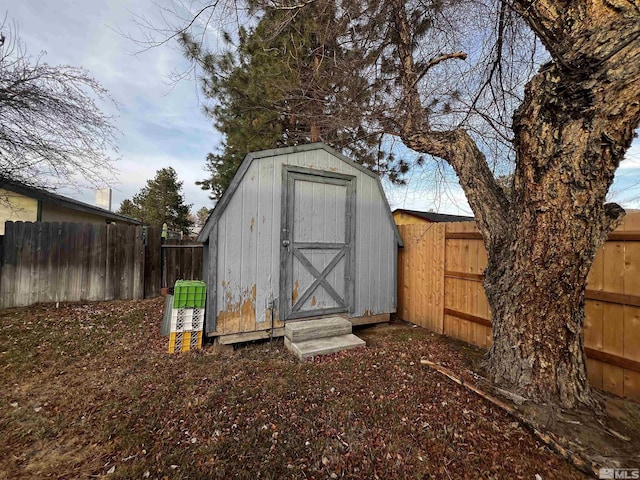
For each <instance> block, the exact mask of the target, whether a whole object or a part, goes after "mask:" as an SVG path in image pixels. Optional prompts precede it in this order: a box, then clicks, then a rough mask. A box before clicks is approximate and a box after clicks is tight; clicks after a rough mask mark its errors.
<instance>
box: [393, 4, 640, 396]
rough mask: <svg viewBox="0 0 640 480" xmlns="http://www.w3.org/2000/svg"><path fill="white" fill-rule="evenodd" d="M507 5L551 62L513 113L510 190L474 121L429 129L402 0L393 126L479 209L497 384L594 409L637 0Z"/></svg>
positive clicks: (397, 8)
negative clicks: (592, 323)
mask: <svg viewBox="0 0 640 480" xmlns="http://www.w3.org/2000/svg"><path fill="white" fill-rule="evenodd" d="M503 5H504V6H505V8H512V9H513V10H515V11H516V12H517V13H518V14H519V15H520V17H521V18H522V19H523V20H524V21H525V22H526V23H527V24H528V25H529V26H530V28H531V29H532V30H533V32H535V34H536V36H537V38H538V39H539V40H540V41H541V42H542V43H543V44H544V46H545V47H546V49H547V51H548V52H549V54H550V56H551V61H550V62H549V63H547V64H545V65H544V66H542V68H541V69H540V70H539V71H538V72H537V73H536V74H535V75H534V76H533V77H532V78H531V79H530V80H529V82H528V83H527V85H526V88H525V94H524V99H523V101H522V103H521V104H520V106H519V107H518V109H517V110H516V112H515V114H514V116H513V128H512V130H513V135H514V137H513V146H514V150H515V164H516V166H515V173H514V177H513V179H514V181H513V185H512V188H511V189H510V194H509V195H507V194H506V193H505V191H504V190H503V189H502V188H501V187H500V185H499V184H498V183H497V182H496V179H495V177H494V175H493V174H492V172H491V170H490V168H489V165H488V164H487V161H486V158H485V155H484V154H483V152H482V151H481V150H480V149H479V148H478V146H477V143H476V141H475V140H474V138H473V137H472V135H470V134H469V132H468V131H467V130H466V129H464V128H455V129H448V130H447V129H438V128H434V126H433V125H432V124H431V123H430V112H429V109H428V108H426V107H425V105H424V104H423V103H422V101H421V95H420V91H419V84H420V81H419V80H420V75H421V74H422V73H421V72H420V71H419V69H418V65H417V63H416V62H415V58H414V54H415V51H416V50H415V45H414V43H413V38H414V31H413V30H412V22H411V21H410V18H409V15H408V12H407V6H406V4H405V3H404V2H402V1H401V0H394V1H393V7H392V8H393V13H392V14H391V15H392V16H393V21H394V22H395V28H396V30H397V32H398V37H397V42H396V45H397V48H396V53H397V56H398V59H399V60H400V64H401V65H402V67H401V68H400V69H399V71H398V73H399V75H400V77H401V82H402V91H403V95H404V102H403V107H404V108H403V111H402V120H401V122H400V123H399V128H398V131H397V134H398V135H399V136H400V137H401V138H402V140H403V142H404V143H405V144H406V145H407V146H408V147H410V148H412V149H414V150H416V151H419V152H424V153H429V154H432V155H435V156H438V157H440V158H443V159H445V160H446V161H447V162H448V163H449V164H450V165H451V166H452V167H453V169H454V170H455V171H456V173H457V175H458V177H459V179H460V184H461V186H462V188H463V189H464V191H465V194H466V196H467V199H468V201H469V204H470V205H471V208H472V209H473V211H474V214H475V216H476V220H477V224H478V227H479V229H480V232H481V233H482V236H483V238H484V243H485V246H486V247H487V251H488V255H489V261H488V267H487V270H486V272H485V284H484V286H485V291H486V293H487V298H488V301H489V304H490V306H491V310H492V323H493V346H492V347H491V350H490V352H489V359H488V360H489V372H490V374H491V377H492V379H493V380H494V381H495V382H497V383H502V384H507V385H509V386H511V387H515V388H516V389H518V390H519V391H521V392H523V393H524V394H526V395H527V396H529V397H530V398H533V399H536V400H538V401H542V400H552V401H557V402H559V403H560V404H562V405H564V406H569V407H572V406H576V405H577V404H578V403H582V404H587V405H591V404H592V402H593V401H592V398H591V396H590V391H589V385H588V382H587V376H586V366H585V354H584V348H583V325H584V301H585V298H584V291H585V287H586V279H587V274H588V272H589V269H590V267H591V264H592V262H593V258H594V256H595V253H596V251H597V249H598V248H599V247H600V246H601V245H602V243H603V242H604V240H605V239H606V238H607V235H608V234H609V233H610V232H611V231H612V230H613V229H614V228H615V227H616V226H617V225H618V224H619V222H620V220H621V219H622V217H623V215H624V211H623V210H622V208H620V207H619V206H618V205H615V204H606V203H605V197H606V194H607V191H608V190H609V187H610V186H611V183H612V182H613V177H614V173H615V170H616V168H617V167H618V165H619V163H620V161H621V160H622V159H623V156H624V153H625V151H626V150H627V149H628V148H629V146H630V144H631V141H632V139H633V137H634V131H635V129H636V127H637V126H638V123H639V121H640V98H639V94H640V4H639V3H638V2H637V1H636V2H633V1H624V0H620V1H606V0H601V1H596V0H574V1H550V0H549V1H545V0H535V1H531V0H521V1H514V2H509V3H508V4H507V3H506V2H505V3H504V4H503ZM445 57H446V56H445ZM445 57H442V58H443V59H444V58H445Z"/></svg>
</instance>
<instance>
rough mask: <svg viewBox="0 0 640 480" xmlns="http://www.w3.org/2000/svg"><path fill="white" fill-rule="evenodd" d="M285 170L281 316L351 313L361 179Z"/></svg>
mask: <svg viewBox="0 0 640 480" xmlns="http://www.w3.org/2000/svg"><path fill="white" fill-rule="evenodd" d="M283 168H284V172H283V177H284V178H283V191H282V195H283V198H282V204H283V206H282V232H281V249H280V252H281V254H280V257H281V269H280V274H281V279H280V311H281V315H280V317H281V318H283V319H284V320H290V319H297V318H304V317H311V316H317V315H325V314H331V313H339V312H347V311H349V310H351V308H352V305H353V291H354V289H353V278H354V263H355V262H354V259H355V257H354V254H353V250H354V243H355V241H354V240H355V228H354V227H355V222H354V214H355V211H354V210H355V187H356V184H355V183H356V182H355V177H353V176H348V175H341V174H336V173H333V172H324V171H316V170H311V169H306V168H301V167H291V166H285V167H283Z"/></svg>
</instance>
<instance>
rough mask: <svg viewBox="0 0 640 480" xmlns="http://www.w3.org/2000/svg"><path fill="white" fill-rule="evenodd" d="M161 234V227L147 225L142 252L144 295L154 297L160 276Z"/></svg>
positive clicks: (159, 282)
mask: <svg viewBox="0 0 640 480" xmlns="http://www.w3.org/2000/svg"><path fill="white" fill-rule="evenodd" d="M161 234H162V227H147V235H146V248H145V254H144V296H145V298H150V297H155V296H158V295H159V294H160V287H161V282H162V277H161V275H160V274H161V264H160V262H161V255H162V251H161V245H162V243H161V240H162V239H161Z"/></svg>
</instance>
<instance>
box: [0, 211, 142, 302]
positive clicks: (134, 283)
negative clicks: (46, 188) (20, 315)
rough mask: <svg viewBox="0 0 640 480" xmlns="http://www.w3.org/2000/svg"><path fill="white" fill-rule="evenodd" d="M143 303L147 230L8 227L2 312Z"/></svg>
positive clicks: (1, 273)
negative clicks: (57, 304)
mask: <svg viewBox="0 0 640 480" xmlns="http://www.w3.org/2000/svg"><path fill="white" fill-rule="evenodd" d="M143 297H144V243H143V236H142V227H133V226H128V225H91V224H81V223H31V222H16V223H13V222H6V224H5V235H4V237H3V238H2V258H1V270H0V308H9V307H19V306H26V305H32V304H34V303H38V302H59V301H60V302H63V301H65V302H66V301H71V302H74V301H81V300H90V301H93V300H116V299H134V298H143Z"/></svg>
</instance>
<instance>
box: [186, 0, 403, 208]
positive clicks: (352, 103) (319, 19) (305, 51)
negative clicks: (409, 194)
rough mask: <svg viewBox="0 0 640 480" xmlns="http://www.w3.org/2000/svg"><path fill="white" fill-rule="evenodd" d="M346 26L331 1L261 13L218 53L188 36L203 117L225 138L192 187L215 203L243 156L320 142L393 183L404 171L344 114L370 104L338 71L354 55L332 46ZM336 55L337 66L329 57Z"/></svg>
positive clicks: (358, 80)
mask: <svg viewBox="0 0 640 480" xmlns="http://www.w3.org/2000/svg"><path fill="white" fill-rule="evenodd" d="M347 26H348V21H347V20H346V19H344V18H343V17H342V16H341V15H338V12H337V8H336V6H335V3H334V2H333V1H332V0H323V1H318V2H314V3H313V4H309V5H307V7H306V8H304V9H302V10H299V11H296V12H294V13H292V12H289V11H286V10H280V9H268V8H267V9H265V10H264V11H263V12H262V16H261V19H260V21H259V22H258V24H257V25H256V26H255V27H254V28H252V29H249V30H247V29H244V28H241V29H240V30H239V32H238V45H237V46H236V47H234V46H232V45H231V40H230V39H229V38H227V40H228V42H229V45H230V48H232V50H230V51H229V52H227V53H224V54H222V55H212V54H210V53H208V52H205V51H203V50H201V48H200V44H199V43H198V42H195V41H193V40H192V39H191V38H190V37H189V35H188V34H183V35H182V37H181V41H182V44H183V47H184V49H185V52H186V54H187V56H188V57H189V58H191V59H193V60H196V61H197V62H198V63H199V64H200V65H201V67H202V68H203V70H204V72H205V74H204V76H203V78H202V87H203V92H204V94H205V96H206V97H207V98H209V99H212V100H214V101H215V103H214V104H213V106H212V107H209V108H207V109H206V111H207V113H208V114H209V115H210V116H211V117H212V118H214V119H215V127H216V129H217V130H218V131H220V132H221V133H222V134H223V135H224V141H223V143H222V147H221V149H220V151H219V152H216V153H210V154H209V155H208V156H207V166H206V169H207V170H208V171H209V172H210V174H211V177H210V178H208V179H206V180H204V181H202V182H198V183H199V184H200V185H201V186H202V188H203V189H205V190H211V191H212V193H211V197H212V198H213V199H216V198H219V197H220V196H221V195H222V193H223V192H224V190H225V189H226V187H227V186H228V184H229V182H230V181H231V178H232V177H233V175H234V173H235V171H236V170H237V168H238V166H239V165H240V162H241V161H242V159H243V158H244V155H245V154H246V153H248V152H252V151H256V150H264V149H268V148H276V147H283V146H291V145H299V144H304V143H308V142H314V141H323V142H325V143H327V144H329V145H331V146H333V147H334V148H336V149H338V150H341V151H343V152H344V153H345V154H346V155H348V156H350V157H352V158H353V159H354V160H356V161H359V162H361V163H362V164H363V165H364V166H366V167H368V168H370V169H371V170H373V171H375V172H377V173H380V174H382V175H387V176H388V177H389V178H390V179H391V180H394V181H400V177H401V174H402V173H404V172H405V171H406V170H407V168H406V165H405V164H404V163H403V162H402V161H396V160H395V159H394V158H393V157H389V156H385V155H383V154H382V153H381V152H380V149H379V145H380V135H378V134H371V133H370V132H367V131H366V129H365V128H363V126H362V119H361V118H359V117H357V116H354V115H351V110H352V109H353V108H359V109H361V108H362V106H363V105H365V104H367V103H369V102H371V101H372V98H371V96H370V93H369V91H370V90H369V89H368V88H367V87H368V83H367V80H366V79H365V78H364V76H360V75H358V74H357V73H356V72H354V71H349V72H346V71H342V70H340V69H339V68H336V65H337V64H338V63H339V64H348V62H346V61H345V59H346V58H348V57H355V56H358V55H359V52H357V51H356V50H348V49H345V48H344V47H343V46H342V45H341V44H340V42H339V41H338V39H339V37H340V36H341V35H344V33H345V29H346V28H347ZM338 58H340V59H341V61H340V62H336V59H338Z"/></svg>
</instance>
